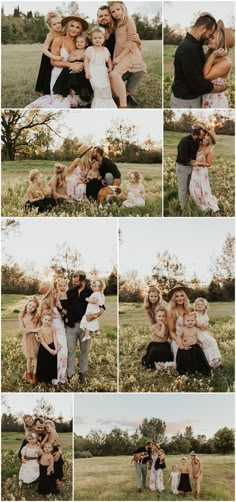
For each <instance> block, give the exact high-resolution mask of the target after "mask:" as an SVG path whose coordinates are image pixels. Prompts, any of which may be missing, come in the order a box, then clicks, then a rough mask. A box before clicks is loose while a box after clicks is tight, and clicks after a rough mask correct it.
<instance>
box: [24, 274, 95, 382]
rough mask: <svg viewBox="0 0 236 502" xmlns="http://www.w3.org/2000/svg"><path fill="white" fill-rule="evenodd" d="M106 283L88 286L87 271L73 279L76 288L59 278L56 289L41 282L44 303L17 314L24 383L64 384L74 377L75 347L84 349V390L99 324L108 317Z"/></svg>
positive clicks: (30, 302) (81, 365) (81, 366)
mask: <svg viewBox="0 0 236 502" xmlns="http://www.w3.org/2000/svg"><path fill="white" fill-rule="evenodd" d="M104 289H105V283H104V281H103V280H102V279H99V278H97V279H94V280H93V281H91V287H90V286H87V283H86V274H85V272H84V271H83V270H79V271H77V272H75V273H74V276H73V287H72V288H70V289H69V288H68V280H67V279H65V278H64V277H59V278H58V280H57V281H56V284H51V283H50V282H42V283H41V284H40V288H39V294H40V295H42V296H41V301H40V302H39V300H38V298H37V297H36V296H33V297H31V298H29V299H28V300H27V302H26V304H25V306H24V309H23V310H22V312H20V314H19V328H20V331H21V333H22V350H23V354H24V356H25V358H26V377H25V378H26V381H27V382H28V383H31V384H33V385H36V384H37V383H46V384H53V385H59V384H65V383H66V382H69V381H70V380H71V378H72V377H73V376H74V375H75V373H76V346H77V342H78V341H79V345H80V362H79V383H80V384H84V383H85V381H86V373H87V371H88V355H89V349H90V345H91V341H92V338H93V337H94V336H97V335H99V334H100V332H99V320H98V318H99V317H100V316H101V315H102V314H103V313H104V311H105V297H104Z"/></svg>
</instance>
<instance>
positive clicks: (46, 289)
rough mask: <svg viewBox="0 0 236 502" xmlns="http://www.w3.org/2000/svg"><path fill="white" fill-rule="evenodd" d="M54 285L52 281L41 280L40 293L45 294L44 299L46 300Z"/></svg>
mask: <svg viewBox="0 0 236 502" xmlns="http://www.w3.org/2000/svg"><path fill="white" fill-rule="evenodd" d="M52 289H53V287H52V284H51V283H50V282H46V281H45V282H41V283H40V285H39V293H40V294H41V295H43V297H42V300H45V298H47V296H48V295H49V293H50V292H51V291H52Z"/></svg>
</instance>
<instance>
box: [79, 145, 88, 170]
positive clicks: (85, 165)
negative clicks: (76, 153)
mask: <svg viewBox="0 0 236 502" xmlns="http://www.w3.org/2000/svg"><path fill="white" fill-rule="evenodd" d="M79 165H80V167H81V172H82V174H84V175H85V176H86V174H88V172H89V170H90V167H91V149H90V150H88V151H87V152H86V153H85V154H84V155H83V156H82V157H80V159H79Z"/></svg>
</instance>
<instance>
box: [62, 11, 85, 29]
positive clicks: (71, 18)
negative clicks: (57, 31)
mask: <svg viewBox="0 0 236 502" xmlns="http://www.w3.org/2000/svg"><path fill="white" fill-rule="evenodd" d="M69 21H79V22H80V23H81V25H82V28H83V31H86V30H87V29H88V26H89V25H88V23H87V21H85V19H82V17H80V15H79V14H76V13H75V14H73V15H72V16H66V17H64V18H63V19H62V22H61V25H62V27H64V26H65V25H66V24H67V23H68V22H69Z"/></svg>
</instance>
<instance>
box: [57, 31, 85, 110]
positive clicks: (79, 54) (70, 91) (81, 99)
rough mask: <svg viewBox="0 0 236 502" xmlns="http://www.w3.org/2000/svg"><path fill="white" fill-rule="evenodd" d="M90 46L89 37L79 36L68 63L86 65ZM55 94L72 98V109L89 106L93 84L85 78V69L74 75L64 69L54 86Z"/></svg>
mask: <svg viewBox="0 0 236 502" xmlns="http://www.w3.org/2000/svg"><path fill="white" fill-rule="evenodd" d="M88 45H89V40H88V38H87V36H86V35H82V34H81V35H78V36H77V37H76V39H75V46H76V49H75V50H73V51H72V52H71V53H70V55H69V58H68V61H69V62H71V63H75V62H79V63H84V55H85V51H86V48H87V47H88ZM53 92H54V93H55V94H60V95H62V96H64V97H66V96H71V97H72V99H70V103H71V108H73V107H78V106H87V105H89V104H90V103H91V101H92V94H93V90H92V87H91V84H90V82H89V80H88V79H87V78H86V77H85V71H84V69H82V70H81V71H80V72H79V73H73V72H71V70H70V68H63V70H62V72H61V73H60V75H59V77H58V79H57V80H56V82H55V84H54V87H53Z"/></svg>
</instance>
